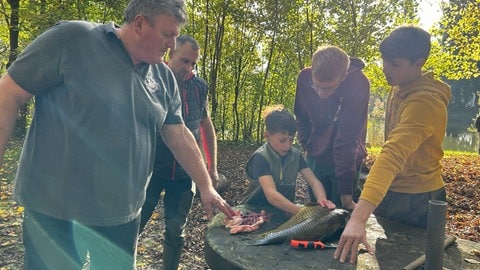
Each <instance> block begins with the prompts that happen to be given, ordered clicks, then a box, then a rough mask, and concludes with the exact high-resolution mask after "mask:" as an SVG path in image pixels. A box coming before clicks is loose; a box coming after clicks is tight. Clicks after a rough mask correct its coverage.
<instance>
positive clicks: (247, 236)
mask: <svg viewBox="0 0 480 270" xmlns="http://www.w3.org/2000/svg"><path fill="white" fill-rule="evenodd" d="M234 208H236V209H239V210H241V211H243V212H248V211H255V212H259V211H260V210H262V209H255V208H253V207H250V206H247V205H239V206H236V207H234ZM264 210H266V211H267V212H268V213H271V215H272V216H271V221H270V222H267V223H264V224H262V226H261V227H260V229H259V230H257V231H255V232H251V233H243V234H235V235H231V234H230V233H229V229H227V228H225V226H224V224H223V219H224V218H225V215H224V214H223V213H220V214H217V215H216V216H215V217H214V218H213V219H212V220H211V221H210V223H209V224H208V226H207V230H206V232H205V261H206V263H207V264H208V265H209V267H210V268H211V269H212V270H239V269H244V270H269V269H272V270H289V269H292V270H307V269H340V270H342V269H362V270H368V269H372V270H373V269H382V270H385V269H395V270H398V269H402V268H403V267H404V266H406V265H408V264H409V263H411V262H412V261H414V260H416V259H417V258H418V257H419V256H421V255H423V254H424V253H425V238H426V234H425V230H424V229H420V228H416V227H411V226H408V225H405V224H402V223H398V222H394V221H390V220H386V219H382V218H376V217H375V216H373V215H372V216H371V217H370V219H369V220H368V222H367V238H368V241H369V243H370V246H372V247H373V248H374V253H373V254H368V253H360V254H359V255H358V258H357V261H358V262H357V264H355V265H351V264H349V263H344V264H341V263H339V262H338V261H337V260H334V259H333V253H334V252H335V250H334V249H325V250H298V249H294V248H292V247H291V246H290V245H289V243H283V244H280V245H279V244H273V245H264V246H251V245H248V244H249V243H251V242H252V241H253V240H254V239H255V235H256V234H259V233H262V232H265V231H267V230H270V229H273V228H276V227H277V226H278V225H280V224H281V223H283V222H285V221H286V220H287V219H288V217H287V216H285V215H284V214H283V213H280V212H278V211H276V210H274V209H264ZM337 238H338V236H337ZM330 240H335V237H333V238H332V239H330ZM474 249H476V250H480V243H476V242H471V241H467V240H463V239H457V240H456V242H455V243H454V244H453V245H451V246H449V247H448V248H446V249H445V256H444V259H443V265H444V267H445V268H447V269H480V264H476V263H475V261H477V262H478V261H479V260H480V258H478V257H476V255H473V253H472V250H474ZM479 263H480V262H479Z"/></svg>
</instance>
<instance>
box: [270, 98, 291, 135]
mask: <svg viewBox="0 0 480 270" xmlns="http://www.w3.org/2000/svg"><path fill="white" fill-rule="evenodd" d="M263 119H264V120H265V128H266V130H267V132H269V133H271V134H273V133H283V132H288V135H292V136H293V135H295V133H296V132H297V122H296V121H295V118H294V117H293V114H291V113H290V112H289V111H288V110H286V109H284V108H283V106H282V105H274V106H269V107H267V108H265V110H264V111H263Z"/></svg>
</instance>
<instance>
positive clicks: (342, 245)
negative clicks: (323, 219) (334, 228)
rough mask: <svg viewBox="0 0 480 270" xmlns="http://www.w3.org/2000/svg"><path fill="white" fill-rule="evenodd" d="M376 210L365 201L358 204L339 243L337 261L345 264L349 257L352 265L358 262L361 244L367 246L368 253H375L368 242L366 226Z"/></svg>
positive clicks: (336, 254) (336, 251) (336, 253)
mask: <svg viewBox="0 0 480 270" xmlns="http://www.w3.org/2000/svg"><path fill="white" fill-rule="evenodd" d="M374 209H375V206H374V205H373V204H371V203H369V202H367V201H365V200H360V201H359V202H358V204H357V205H356V206H355V208H354V209H353V212H352V214H351V216H350V219H349V220H348V222H347V226H345V229H344V230H343V233H342V236H341V237H340V241H338V247H337V249H336V250H335V254H334V255H333V257H334V258H335V259H338V260H339V261H340V262H341V263H344V262H345V261H346V260H347V257H348V256H350V261H349V262H350V263H352V264H353V263H355V262H356V261H357V255H358V246H359V245H360V244H363V245H364V246H365V248H366V249H367V251H368V253H370V254H372V253H373V250H372V248H371V247H370V245H369V244H368V242H367V232H366V229H365V224H366V223H367V220H368V218H369V217H370V215H371V214H372V213H373V210H374Z"/></svg>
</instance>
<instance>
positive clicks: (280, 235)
mask: <svg viewBox="0 0 480 270" xmlns="http://www.w3.org/2000/svg"><path fill="white" fill-rule="evenodd" d="M349 217H350V214H349V212H348V211H347V210H344V209H335V210H329V209H327V208H324V207H321V206H320V205H306V206H303V207H302V208H301V209H300V211H299V212H298V213H297V214H296V215H294V216H293V217H291V218H290V219H289V220H287V221H286V222H285V223H283V224H281V225H280V226H278V227H277V228H275V229H273V230H270V231H267V232H264V233H262V234H260V235H259V239H258V240H256V241H255V242H253V243H251V244H250V245H255V246H257V245H267V244H274V243H283V242H285V241H287V240H291V239H296V240H323V239H325V238H327V237H329V236H331V235H332V234H334V233H335V232H336V231H337V230H339V229H340V228H343V227H345V225H346V224H347V221H348V218H349Z"/></svg>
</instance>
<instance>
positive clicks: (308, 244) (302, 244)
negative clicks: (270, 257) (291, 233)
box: [290, 239, 325, 249]
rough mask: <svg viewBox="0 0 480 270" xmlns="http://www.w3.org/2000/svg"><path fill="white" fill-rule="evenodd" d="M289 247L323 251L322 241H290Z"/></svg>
mask: <svg viewBox="0 0 480 270" xmlns="http://www.w3.org/2000/svg"><path fill="white" fill-rule="evenodd" d="M290 245H291V246H292V247H294V248H299V249H323V248H325V244H324V243H322V241H306V240H295V239H292V240H290Z"/></svg>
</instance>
